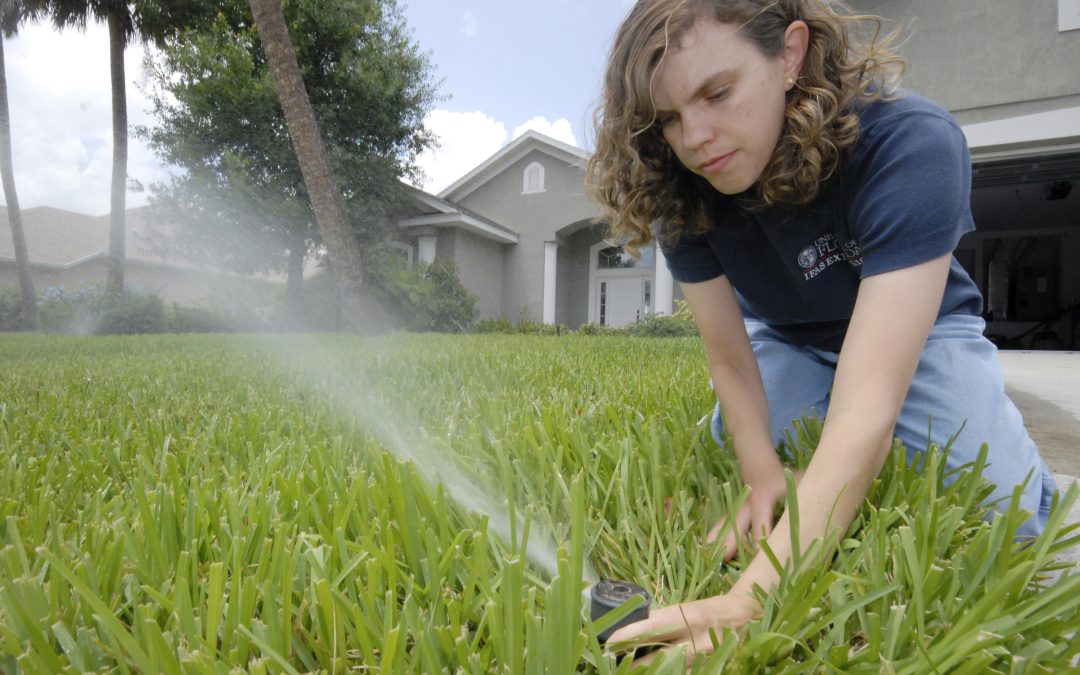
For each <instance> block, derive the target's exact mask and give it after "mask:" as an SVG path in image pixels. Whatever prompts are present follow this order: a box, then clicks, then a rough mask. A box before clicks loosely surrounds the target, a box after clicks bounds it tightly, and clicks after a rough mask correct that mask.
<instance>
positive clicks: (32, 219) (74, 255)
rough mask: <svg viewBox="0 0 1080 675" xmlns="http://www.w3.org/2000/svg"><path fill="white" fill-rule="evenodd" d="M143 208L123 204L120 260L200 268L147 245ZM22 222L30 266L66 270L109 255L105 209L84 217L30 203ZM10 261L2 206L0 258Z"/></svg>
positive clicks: (150, 234)
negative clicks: (122, 252) (102, 212)
mask: <svg viewBox="0 0 1080 675" xmlns="http://www.w3.org/2000/svg"><path fill="white" fill-rule="evenodd" d="M149 213H150V210H149V207H146V206H140V207H136V208H133V209H128V210H127V212H126V213H125V218H124V234H125V243H124V257H125V259H127V260H128V261H131V262H140V263H151V264H154V265H159V266H165V267H174V268H177V269H192V270H195V269H202V268H201V267H199V266H197V265H193V264H190V263H185V262H180V261H176V260H173V259H170V258H167V257H165V256H164V255H161V254H160V253H158V252H157V251H156V250H155V249H154V248H153V247H152V245H151V242H152V241H153V238H154V236H155V228H154V226H153V224H152V223H151V221H150V218H149ZM22 224H23V233H24V235H25V236H26V251H27V253H28V254H29V256H30V264H31V265H34V266H37V267H46V268H53V269H70V268H72V267H77V266H79V265H82V264H85V263H87V262H90V261H92V260H97V259H98V258H104V257H106V256H108V254H109V225H110V216H109V214H105V215H103V216H88V215H86V214H83V213H76V212H74V211H67V210H65V209H57V208H53V207H51V206H35V207H33V208H29V209H23V211H22ZM14 260H15V246H14V244H13V243H12V239H11V226H10V224H9V223H8V213H7V209H6V208H0V261H8V262H10V261H14Z"/></svg>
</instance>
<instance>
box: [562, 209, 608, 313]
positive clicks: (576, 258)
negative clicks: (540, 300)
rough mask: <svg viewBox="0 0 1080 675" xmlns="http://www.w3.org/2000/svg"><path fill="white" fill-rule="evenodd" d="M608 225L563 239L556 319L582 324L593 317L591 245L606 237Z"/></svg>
mask: <svg viewBox="0 0 1080 675" xmlns="http://www.w3.org/2000/svg"><path fill="white" fill-rule="evenodd" d="M603 236H604V228H603V226H600V225H593V226H591V227H587V228H585V229H583V230H580V231H578V232H576V233H574V234H572V235H570V236H568V237H565V238H563V239H562V240H561V241H560V242H559V279H558V282H557V283H558V294H559V308H560V309H561V310H562V311H561V312H556V317H555V320H556V321H557V322H558V323H563V324H566V325H567V326H570V327H571V328H575V329H576V328H578V327H580V326H581V324H583V323H587V322H588V320H589V265H590V264H591V262H592V261H591V260H590V259H589V248H590V247H592V245H593V244H595V243H596V242H598V241H600V240H601V239H603Z"/></svg>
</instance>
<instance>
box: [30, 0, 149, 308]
mask: <svg viewBox="0 0 1080 675" xmlns="http://www.w3.org/2000/svg"><path fill="white" fill-rule="evenodd" d="M45 4H46V6H47V11H48V13H49V15H50V16H51V18H52V21H53V25H55V26H56V27H57V28H60V29H63V28H68V27H76V28H85V27H86V24H87V22H88V21H89V20H90V19H91V18H93V19H96V20H99V21H105V23H106V24H107V25H108V27H109V74H110V79H111V83H112V84H111V86H112V126H113V165H112V185H111V187H110V216H109V256H108V259H107V263H106V269H107V272H106V280H105V289H106V292H107V293H108V295H110V296H112V297H116V296H119V295H120V294H121V293H122V292H123V290H124V259H125V251H124V245H125V232H126V227H125V222H124V215H125V210H126V204H127V143H128V123H127V86H126V75H125V73H124V49H125V48H126V47H127V44H128V41H130V40H131V39H132V38H133V37H134V36H135V34H136V31H135V23H134V17H133V14H132V11H131V7H130V5H129V3H128V2H127V0H46V3H45Z"/></svg>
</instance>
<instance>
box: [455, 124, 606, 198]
mask: <svg viewBox="0 0 1080 675" xmlns="http://www.w3.org/2000/svg"><path fill="white" fill-rule="evenodd" d="M533 151H540V152H543V153H546V154H548V155H550V156H552V157H554V158H555V159H558V160H560V161H563V162H565V163H567V164H569V165H571V166H579V167H581V168H584V167H585V163H586V162H588V161H589V156H590V155H589V153H587V152H585V151H584V150H582V149H581V148H576V147H574V146H572V145H570V144H568V143H563V142H562V141H558V140H555V139H554V138H551V137H550V136H546V135H544V134H542V133H540V132H538V131H533V130H531V129H530V130H529V131H526V132H525V133H524V134H522V135H521V136H518V137H517V138H515V139H514V140H513V141H511V142H510V143H507V144H506V146H504V147H503V148H502V149H501V150H499V151H498V152H496V153H495V154H494V155H492V156H491V157H489V158H488V160H487V161H485V162H484V163H483V164H481V165H480V166H478V167H476V168H475V169H473V170H472V171H470V172H469V173H467V174H465V175H464V176H462V177H461V178H460V179H458V180H457V181H456V182H455V183H454V184H453V185H451V186H450V187H448V188H446V189H445V190H443V191H442V192H440V193H439V195H438V196H439V197H440V198H441V199H444V200H449V201H451V202H457V201H460V200H461V199H464V198H465V197H466V196H467V195H468V194H469V193H471V192H473V191H474V190H476V189H478V188H480V187H482V186H483V185H484V184H485V183H487V182H488V181H489V180H491V179H492V178H494V177H496V176H498V175H499V174H500V173H502V172H503V171H504V170H506V168H507V167H509V166H510V165H511V164H513V163H514V162H517V161H518V160H520V159H521V158H522V157H524V156H525V155H527V154H529V153H530V152H533Z"/></svg>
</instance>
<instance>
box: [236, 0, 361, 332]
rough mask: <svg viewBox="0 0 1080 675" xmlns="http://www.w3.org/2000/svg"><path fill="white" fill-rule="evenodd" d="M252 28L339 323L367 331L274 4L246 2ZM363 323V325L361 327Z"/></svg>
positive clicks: (348, 238)
mask: <svg viewBox="0 0 1080 675" xmlns="http://www.w3.org/2000/svg"><path fill="white" fill-rule="evenodd" d="M249 1H250V3H251V13H252V15H253V16H254V18H255V27H256V29H257V30H258V32H259V39H260V40H261V41H262V46H263V51H264V52H266V62H267V65H268V66H269V67H270V72H271V73H272V74H273V76H274V84H275V86H276V87H277V92H278V99H279V100H280V101H281V108H282V111H283V112H284V113H285V122H286V124H287V125H288V127H289V136H290V137H292V142H293V148H294V149H295V151H296V158H297V161H298V162H299V163H300V171H301V173H302V174H303V176H304V185H305V186H306V187H307V191H308V194H309V195H310V197H311V206H312V208H313V210H314V211H315V221H316V222H317V223H318V226H319V233H320V234H321V235H322V240H323V243H324V244H325V245H326V249H327V255H328V256H329V259H330V266H331V268H332V269H333V270H334V274H335V277H336V278H337V280H338V287H339V289H340V291H341V296H342V305H343V310H344V314H345V317H344V318H345V320H346V321H347V322H348V323H349V324H351V327H352V328H354V329H363V328H370V327H371V324H370V321H371V318H372V317H371V315H370V312H371V311H372V310H373V309H374V308H373V307H372V306H371V305H370V303H368V302H365V299H364V296H363V265H362V263H361V259H360V246H359V244H358V243H357V241H356V238H355V237H354V236H353V235H352V233H351V232H350V230H349V227H348V222H347V220H346V217H345V208H344V206H343V204H342V201H343V200H342V194H341V191H340V189H339V188H338V185H337V181H336V179H335V178H334V173H333V170H332V169H331V167H330V161H329V158H328V157H327V153H326V145H325V144H324V143H323V138H322V135H321V134H320V132H319V125H318V122H317V121H316V120H315V111H314V110H313V109H312V107H311V100H310V99H309V98H308V94H307V89H305V87H304V80H303V78H302V77H301V75H300V66H299V65H298V64H297V62H296V50H295V49H294V48H293V43H292V39H291V38H290V37H289V31H288V28H286V26H285V17H284V16H283V15H282V12H281V3H280V0H249ZM365 320H366V322H367V325H366V326H365Z"/></svg>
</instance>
